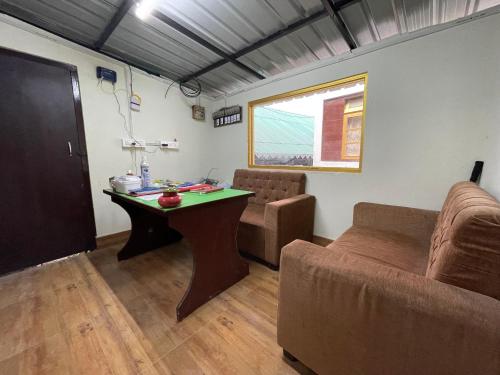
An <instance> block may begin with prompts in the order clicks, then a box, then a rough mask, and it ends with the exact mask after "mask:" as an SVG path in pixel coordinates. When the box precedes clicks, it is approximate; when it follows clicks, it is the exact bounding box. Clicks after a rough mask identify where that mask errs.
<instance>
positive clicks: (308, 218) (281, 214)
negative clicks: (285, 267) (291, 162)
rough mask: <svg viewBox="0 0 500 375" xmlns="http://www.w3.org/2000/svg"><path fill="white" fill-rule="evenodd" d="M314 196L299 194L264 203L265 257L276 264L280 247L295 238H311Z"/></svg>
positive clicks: (309, 239)
mask: <svg viewBox="0 0 500 375" xmlns="http://www.w3.org/2000/svg"><path fill="white" fill-rule="evenodd" d="M315 204H316V198H315V197H314V196H312V195H309V194H300V195H296V196H294V197H291V198H287V199H282V200H279V201H276V202H271V203H267V204H266V208H265V211H264V223H265V224H264V225H265V228H266V259H268V261H269V262H271V263H273V264H275V265H278V264H279V260H280V254H281V248H282V247H283V246H284V245H286V244H287V243H289V242H292V241H293V240H296V239H301V240H308V241H311V240H312V235H313V229H314V206H315Z"/></svg>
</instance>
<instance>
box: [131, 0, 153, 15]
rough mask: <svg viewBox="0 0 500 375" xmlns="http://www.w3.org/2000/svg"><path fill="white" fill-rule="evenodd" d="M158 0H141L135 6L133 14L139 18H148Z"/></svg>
mask: <svg viewBox="0 0 500 375" xmlns="http://www.w3.org/2000/svg"><path fill="white" fill-rule="evenodd" d="M157 2H158V0H142V1H141V2H140V3H139V4H137V7H136V8H135V15H136V16H137V18H139V19H141V20H145V19H146V18H148V17H149V16H150V15H151V13H152V12H153V9H154V8H155V6H156V3H157Z"/></svg>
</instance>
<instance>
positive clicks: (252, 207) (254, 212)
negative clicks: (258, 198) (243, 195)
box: [240, 203, 266, 227]
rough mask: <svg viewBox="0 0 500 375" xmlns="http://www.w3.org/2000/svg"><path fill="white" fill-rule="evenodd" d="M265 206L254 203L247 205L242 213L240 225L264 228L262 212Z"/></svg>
mask: <svg viewBox="0 0 500 375" xmlns="http://www.w3.org/2000/svg"><path fill="white" fill-rule="evenodd" d="M265 208H266V206H264V205H261V204H255V203H248V206H247V207H246V208H245V211H243V214H242V215H241V219H240V221H241V222H242V223H246V224H251V225H256V226H258V227H264V210H265Z"/></svg>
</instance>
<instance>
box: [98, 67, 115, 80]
mask: <svg viewBox="0 0 500 375" xmlns="http://www.w3.org/2000/svg"><path fill="white" fill-rule="evenodd" d="M96 74H97V78H99V79H102V80H104V81H109V82H111V83H113V84H114V83H116V72H115V71H114V70H111V69H106V68H103V67H102V66H98V67H97V69H96Z"/></svg>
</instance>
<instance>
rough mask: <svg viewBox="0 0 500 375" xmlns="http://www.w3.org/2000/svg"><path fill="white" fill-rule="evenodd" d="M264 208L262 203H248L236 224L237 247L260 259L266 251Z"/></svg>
mask: <svg viewBox="0 0 500 375" xmlns="http://www.w3.org/2000/svg"><path fill="white" fill-rule="evenodd" d="M264 209H265V206H264V205H260V204H255V203H249V204H248V206H247V208H245V211H243V215H241V219H240V224H239V226H238V248H239V249H240V250H242V251H245V252H247V253H250V254H252V255H255V256H256V257H258V258H261V259H264V258H265V251H266V233H265V229H264Z"/></svg>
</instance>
